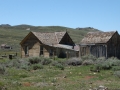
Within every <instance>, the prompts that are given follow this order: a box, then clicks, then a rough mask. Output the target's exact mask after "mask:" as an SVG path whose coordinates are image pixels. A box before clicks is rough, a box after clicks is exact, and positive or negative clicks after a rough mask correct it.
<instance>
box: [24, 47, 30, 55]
mask: <svg viewBox="0 0 120 90" xmlns="http://www.w3.org/2000/svg"><path fill="white" fill-rule="evenodd" d="M28 51H29V48H28V46H25V55H28Z"/></svg>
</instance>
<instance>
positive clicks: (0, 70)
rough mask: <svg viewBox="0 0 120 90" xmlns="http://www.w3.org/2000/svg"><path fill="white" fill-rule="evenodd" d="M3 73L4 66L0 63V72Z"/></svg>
mask: <svg viewBox="0 0 120 90" xmlns="http://www.w3.org/2000/svg"><path fill="white" fill-rule="evenodd" d="M4 73H5V67H4V65H2V64H0V74H4Z"/></svg>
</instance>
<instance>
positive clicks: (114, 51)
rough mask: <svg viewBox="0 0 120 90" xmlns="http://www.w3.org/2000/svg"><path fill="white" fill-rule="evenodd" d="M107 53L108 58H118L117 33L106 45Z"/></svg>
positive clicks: (119, 40) (119, 51)
mask: <svg viewBox="0 0 120 90" xmlns="http://www.w3.org/2000/svg"><path fill="white" fill-rule="evenodd" d="M107 53H108V57H112V56H113V57H117V58H120V38H119V35H118V33H117V32H116V33H115V34H114V35H113V37H112V38H111V39H110V40H109V42H108V43H107Z"/></svg>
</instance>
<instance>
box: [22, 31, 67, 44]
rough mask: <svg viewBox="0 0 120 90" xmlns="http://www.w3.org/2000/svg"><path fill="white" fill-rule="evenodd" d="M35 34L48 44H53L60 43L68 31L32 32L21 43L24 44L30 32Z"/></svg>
mask: <svg viewBox="0 0 120 90" xmlns="http://www.w3.org/2000/svg"><path fill="white" fill-rule="evenodd" d="M31 33H32V34H33V35H35V36H36V37H37V39H38V40H39V41H40V42H41V43H43V44H46V45H52V44H59V42H60V41H61V40H62V38H63V36H64V35H65V34H66V33H67V32H51V33H41V32H30V33H29V34H28V35H27V36H26V37H25V38H24V39H23V40H22V41H21V43H20V44H22V43H23V42H24V41H25V40H26V38H27V37H29V35H30V34H31Z"/></svg>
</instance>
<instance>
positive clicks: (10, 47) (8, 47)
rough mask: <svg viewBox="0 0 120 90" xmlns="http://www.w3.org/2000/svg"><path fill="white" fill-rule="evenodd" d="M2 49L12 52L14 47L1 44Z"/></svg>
mask: <svg viewBox="0 0 120 90" xmlns="http://www.w3.org/2000/svg"><path fill="white" fill-rule="evenodd" d="M0 48H1V49H7V50H11V49H12V46H10V45H6V44H1V46H0Z"/></svg>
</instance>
